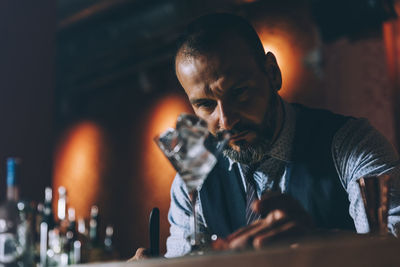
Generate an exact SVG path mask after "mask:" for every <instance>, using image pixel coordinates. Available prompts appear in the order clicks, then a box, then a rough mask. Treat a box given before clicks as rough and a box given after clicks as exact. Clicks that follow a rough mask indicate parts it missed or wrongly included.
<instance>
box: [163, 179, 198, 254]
mask: <svg viewBox="0 0 400 267" xmlns="http://www.w3.org/2000/svg"><path fill="white" fill-rule="evenodd" d="M191 215H192V211H191V204H190V200H189V195H188V193H187V190H186V186H185V184H184V183H183V180H182V178H181V177H180V176H179V175H178V174H177V175H176V176H175V179H174V181H173V183H172V186H171V205H170V208H169V212H168V221H169V223H170V236H169V237H168V239H167V253H166V254H165V257H167V258H172V257H179V256H183V255H185V254H187V253H188V252H190V244H189V242H188V237H189V235H190V218H191Z"/></svg>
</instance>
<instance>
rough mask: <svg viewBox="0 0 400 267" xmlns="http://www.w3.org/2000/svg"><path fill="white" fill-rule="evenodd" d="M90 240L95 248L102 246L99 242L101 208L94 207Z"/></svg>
mask: <svg viewBox="0 0 400 267" xmlns="http://www.w3.org/2000/svg"><path fill="white" fill-rule="evenodd" d="M89 239H90V244H91V246H92V247H93V248H95V247H99V246H100V242H99V241H100V240H99V208H98V207H97V206H95V205H94V206H92V208H91V209H90V220H89Z"/></svg>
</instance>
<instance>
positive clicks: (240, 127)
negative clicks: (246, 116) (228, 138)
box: [216, 123, 265, 136]
mask: <svg viewBox="0 0 400 267" xmlns="http://www.w3.org/2000/svg"><path fill="white" fill-rule="evenodd" d="M224 131H226V130H222V129H220V130H218V131H217V133H216V136H220V135H221V134H223V132H224ZM245 131H249V132H256V133H263V132H264V131H265V129H263V128H262V127H260V126H259V125H256V124H253V123H238V124H236V125H235V126H234V127H233V128H232V129H230V130H229V133H230V134H231V135H232V136H234V135H237V134H240V133H243V132H245Z"/></svg>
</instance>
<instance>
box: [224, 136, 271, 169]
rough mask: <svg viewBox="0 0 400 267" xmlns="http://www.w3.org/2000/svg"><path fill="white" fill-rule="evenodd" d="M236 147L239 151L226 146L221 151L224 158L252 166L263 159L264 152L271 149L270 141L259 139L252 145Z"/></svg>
mask: <svg viewBox="0 0 400 267" xmlns="http://www.w3.org/2000/svg"><path fill="white" fill-rule="evenodd" d="M237 145H238V146H239V147H240V151H236V150H234V149H233V148H231V147H229V146H228V147H226V148H225V149H224V151H223V154H224V156H226V157H229V158H230V159H231V160H233V161H236V162H239V163H242V164H246V165H252V164H255V163H258V162H260V161H261V160H262V159H263V158H264V157H265V155H266V152H267V151H269V150H270V149H271V140H268V139H261V140H257V142H253V143H252V144H248V143H246V144H243V145H241V144H237Z"/></svg>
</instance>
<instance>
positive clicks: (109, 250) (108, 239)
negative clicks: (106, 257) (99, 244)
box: [104, 225, 114, 254]
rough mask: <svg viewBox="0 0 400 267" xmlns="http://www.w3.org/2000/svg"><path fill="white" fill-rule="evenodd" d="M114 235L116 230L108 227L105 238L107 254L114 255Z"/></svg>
mask: <svg viewBox="0 0 400 267" xmlns="http://www.w3.org/2000/svg"><path fill="white" fill-rule="evenodd" d="M113 235H114V228H113V227H112V226H111V225H108V226H107V227H106V236H105V238H104V251H105V252H106V253H109V254H112V252H113V250H114V248H113V241H112V239H113Z"/></svg>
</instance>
